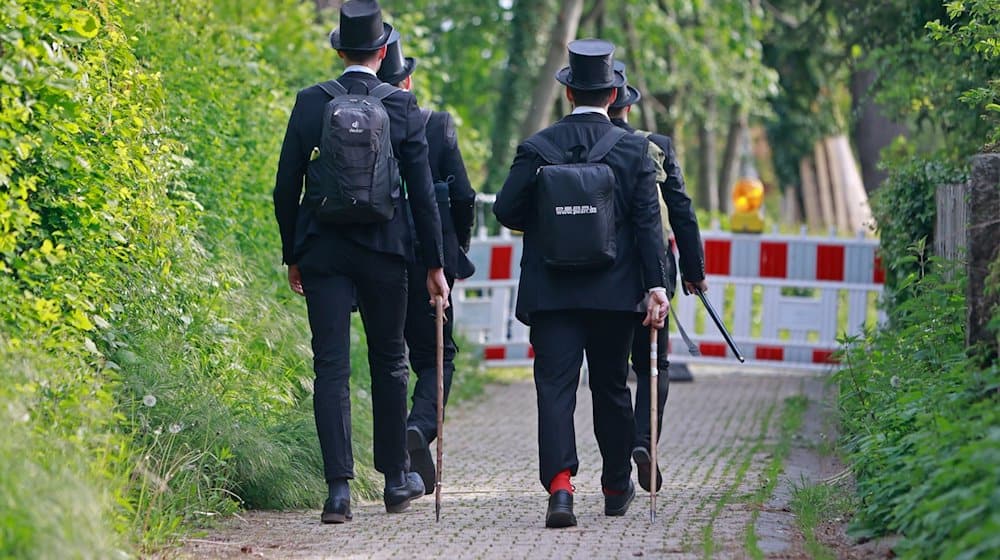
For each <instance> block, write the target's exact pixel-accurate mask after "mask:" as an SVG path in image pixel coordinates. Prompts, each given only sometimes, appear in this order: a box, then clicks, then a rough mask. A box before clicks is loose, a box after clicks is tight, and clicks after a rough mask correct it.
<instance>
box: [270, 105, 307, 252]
mask: <svg viewBox="0 0 1000 560" xmlns="http://www.w3.org/2000/svg"><path fill="white" fill-rule="evenodd" d="M301 114H302V95H301V93H300V94H299V95H298V96H297V97H296V99H295V106H294V107H292V114H291V115H290V116H289V118H288V128H287V129H286V130H285V140H284V142H282V144H281V155H280V156H279V157H278V173H277V175H276V177H275V180H274V192H273V193H272V196H273V198H274V217H275V218H277V220H278V229H279V231H280V233H281V256H282V262H284V263H285V264H287V265H293V264H295V224H296V222H297V220H298V215H299V198H300V197H301V196H302V188H303V179H304V178H305V172H306V166H307V165H308V163H309V161H308V159H307V156H306V155H305V152H304V150H303V149H302V138H301V136H300V128H299V120H300V119H301Z"/></svg>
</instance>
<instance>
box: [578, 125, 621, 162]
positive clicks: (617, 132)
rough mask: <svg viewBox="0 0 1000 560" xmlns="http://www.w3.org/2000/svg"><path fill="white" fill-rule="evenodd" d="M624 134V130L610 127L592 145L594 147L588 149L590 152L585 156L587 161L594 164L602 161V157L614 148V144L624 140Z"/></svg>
mask: <svg viewBox="0 0 1000 560" xmlns="http://www.w3.org/2000/svg"><path fill="white" fill-rule="evenodd" d="M626 134H627V133H626V132H625V130H624V129H621V128H618V127H617V126H613V127H611V130H608V131H607V132H605V133H604V136H601V138H600V139H599V140H598V141H597V143H596V144H594V147H593V148H591V149H590V152H589V153H588V154H587V161H589V162H591V163H594V162H597V161H601V160H602V159H604V156H606V155H608V152H610V151H611V149H612V148H614V147H615V144H617V143H618V141H619V140H621V139H622V138H624V137H625V135H626Z"/></svg>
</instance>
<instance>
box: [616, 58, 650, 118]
mask: <svg viewBox="0 0 1000 560" xmlns="http://www.w3.org/2000/svg"><path fill="white" fill-rule="evenodd" d="M615 72H617V73H620V74H621V75H622V77H623V78H625V79H626V81H627V80H628V78H627V76H626V75H625V63H624V62H620V61H617V60H616V61H615ZM640 99H642V94H641V93H639V90H637V89H635V88H634V87H632V86H630V85H628V84H625V85H624V86H622V87H620V88H618V97H617V98H615V102H614V103H612V104H611V108H612V109H621V108H622V107H628V106H629V105H635V104H636V103H638V101H639V100H640Z"/></svg>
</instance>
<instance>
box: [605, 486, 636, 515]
mask: <svg viewBox="0 0 1000 560" xmlns="http://www.w3.org/2000/svg"><path fill="white" fill-rule="evenodd" d="M634 499H635V484H633V483H632V479H629V481H628V489H627V490H625V493H624V494H618V495H616V496H608V495H605V496H604V515H611V516H614V517H617V516H621V515H625V512H626V511H628V506H629V504H631V503H632V500H634Z"/></svg>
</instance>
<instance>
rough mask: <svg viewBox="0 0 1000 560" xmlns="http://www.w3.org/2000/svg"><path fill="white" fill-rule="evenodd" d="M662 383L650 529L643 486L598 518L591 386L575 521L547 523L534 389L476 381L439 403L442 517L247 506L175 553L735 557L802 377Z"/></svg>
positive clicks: (584, 410)
mask: <svg viewBox="0 0 1000 560" xmlns="http://www.w3.org/2000/svg"><path fill="white" fill-rule="evenodd" d="M695 375H696V379H697V380H696V381H695V382H694V383H688V384H675V385H674V386H672V387H671V390H670V400H669V401H668V403H667V417H666V419H665V422H664V423H665V434H664V438H663V439H662V440H661V444H660V448H661V451H660V457H661V462H662V463H664V467H665V468H664V486H663V489H662V491H661V492H660V494H659V498H658V506H659V507H658V518H657V522H656V524H655V525H652V526H651V525H650V523H649V516H648V508H649V502H648V494H644V493H642V492H641V490H640V494H639V495H638V496H637V499H636V500H635V502H633V504H632V508H631V510H630V511H629V512H628V514H627V515H626V516H625V517H605V516H604V515H603V498H602V495H601V489H600V456H599V453H598V450H597V444H596V441H595V439H594V435H593V424H592V419H591V406H590V393H589V391H588V390H587V389H586V388H582V389H581V390H580V393H579V398H578V409H577V413H576V426H577V445H578V449H579V455H580V463H581V464H580V473H579V475H578V476H577V477H576V478H575V479H574V484H575V485H576V494H575V510H576V514H577V518H578V520H579V526H578V527H576V528H571V529H562V530H553V529H545V528H544V519H543V518H544V513H545V505H546V497H547V496H546V494H545V493H544V492H543V490H542V488H541V486H540V484H539V483H538V481H537V478H538V474H537V473H538V458H537V457H538V456H537V453H538V448H537V442H536V441H537V440H536V437H535V433H536V432H535V430H536V422H537V415H536V412H535V393H534V387H533V385H532V384H531V383H530V382H518V383H514V384H510V385H504V386H494V387H489V388H488V389H487V391H488V394H487V396H486V398H485V399H482V400H479V401H478V402H475V403H469V404H466V405H464V406H462V407H460V408H458V409H456V410H454V411H449V412H450V417H449V420H448V423H447V424H446V426H445V428H446V438H447V439H446V442H447V448H446V455H445V475H444V482H445V486H444V493H443V511H442V515H441V522H440V523H435V522H434V499H433V496H427V497H425V498H423V499H420V500H417V501H415V502H414V503H413V505H412V506H411V509H410V511H409V512H407V513H404V514H400V515H387V514H386V513H385V512H384V510H383V508H382V504H381V503H380V502H379V503H366V504H356V505H355V507H354V520H353V521H352V522H350V523H347V524H345V525H336V526H331V525H321V524H320V523H319V512H318V511H306V512H248V513H246V514H243V515H242V516H241V518H240V519H234V520H232V521H229V522H226V523H225V524H224V525H223V526H222V527H220V528H219V529H217V530H215V531H213V532H212V533H210V534H209V535H207V536H205V537H203V538H202V539H198V540H191V541H188V543H187V544H186V546H185V547H184V548H183V549H182V551H181V555H182V556H184V557H196V558H198V557H200V558H206V557H208V558H217V557H228V558H237V557H239V558H253V557H264V558H632V557H651V558H663V557H669V558H701V557H704V556H705V555H706V551H705V548H706V547H705V542H706V539H708V540H709V541H710V544H709V546H710V550H712V551H713V553H712V554H711V555H712V556H713V557H717V558H742V557H745V554H744V553H743V542H744V538H745V534H746V529H747V525H748V523H749V521H750V508H749V506H748V505H747V504H746V503H745V502H741V500H740V498H741V496H744V495H746V494H748V493H750V492H753V491H754V490H756V489H757V488H758V487H759V485H760V476H759V475H760V473H761V472H762V471H763V469H764V467H765V465H766V463H767V461H768V459H769V455H768V452H767V451H768V444H769V443H770V442H771V441H772V438H773V437H775V436H776V434H777V423H778V422H777V420H778V417H779V415H780V412H781V406H782V404H783V401H784V399H785V398H787V397H789V396H792V395H795V394H798V393H799V392H800V390H801V387H802V381H803V380H802V378H800V377H795V376H787V375H781V376H779V375H767V374H759V373H755V374H743V375H737V374H713V373H708V374H704V373H700V372H697V371H696V373H695Z"/></svg>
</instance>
